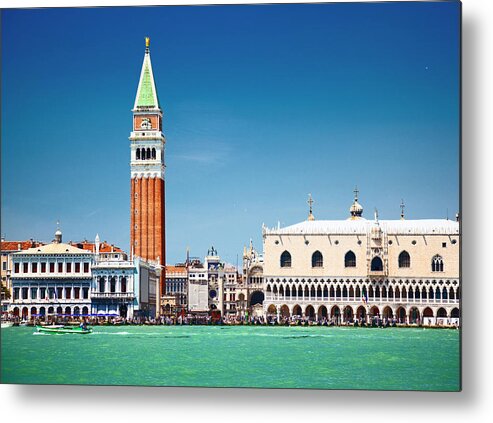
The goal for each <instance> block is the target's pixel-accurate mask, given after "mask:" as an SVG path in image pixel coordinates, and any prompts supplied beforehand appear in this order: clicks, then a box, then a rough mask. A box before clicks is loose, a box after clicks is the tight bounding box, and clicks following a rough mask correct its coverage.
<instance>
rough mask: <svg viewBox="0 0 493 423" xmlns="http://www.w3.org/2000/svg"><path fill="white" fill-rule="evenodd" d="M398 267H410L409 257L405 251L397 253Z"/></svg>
mask: <svg viewBox="0 0 493 423" xmlns="http://www.w3.org/2000/svg"><path fill="white" fill-rule="evenodd" d="M399 267H411V257H410V256H409V253H408V252H407V251H403V252H402V253H400V254H399Z"/></svg>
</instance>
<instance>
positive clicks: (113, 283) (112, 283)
mask: <svg viewBox="0 0 493 423" xmlns="http://www.w3.org/2000/svg"><path fill="white" fill-rule="evenodd" d="M110 291H111V292H116V278H115V277H114V276H113V277H112V278H111V280H110Z"/></svg>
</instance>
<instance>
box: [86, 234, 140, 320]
mask: <svg viewBox="0 0 493 423" xmlns="http://www.w3.org/2000/svg"><path fill="white" fill-rule="evenodd" d="M104 247H105V245H104V243H103V250H102V251H101V243H100V240H99V235H96V240H95V248H96V252H95V263H94V265H93V267H92V284H91V313H92V314H94V315H99V316H113V317H116V316H119V317H122V318H129V319H131V318H133V317H134V310H135V309H137V308H138V301H137V297H136V295H135V292H134V277H135V274H136V273H137V272H136V266H135V264H134V262H133V261H130V260H128V259H127V255H126V254H125V253H124V252H123V251H121V250H120V249H115V248H111V249H109V251H108V248H104Z"/></svg>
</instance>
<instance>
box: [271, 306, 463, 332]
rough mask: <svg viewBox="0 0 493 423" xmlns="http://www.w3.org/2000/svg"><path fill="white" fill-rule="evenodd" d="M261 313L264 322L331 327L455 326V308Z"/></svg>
mask: <svg viewBox="0 0 493 423" xmlns="http://www.w3.org/2000/svg"><path fill="white" fill-rule="evenodd" d="M264 313H265V317H266V318H267V319H277V321H278V322H280V321H285V320H291V321H292V320H298V319H302V320H307V321H316V322H318V321H327V322H332V323H335V324H351V323H354V322H355V321H358V322H365V323H370V322H371V321H372V319H374V318H376V319H381V320H383V321H385V322H395V323H397V324H418V325H425V326H427V325H433V326H435V325H458V324H459V322H460V309H459V304H452V305H451V304H447V305H443V304H428V305H416V304H406V303H397V304H396V303H390V304H389V303H377V304H366V303H362V302H359V303H358V302H352V303H344V302H339V303H317V302H310V303H300V302H285V301H284V302H283V301H280V302H266V303H264Z"/></svg>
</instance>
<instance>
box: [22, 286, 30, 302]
mask: <svg viewBox="0 0 493 423" xmlns="http://www.w3.org/2000/svg"><path fill="white" fill-rule="evenodd" d="M27 293H28V288H22V298H21V299H22V300H27Z"/></svg>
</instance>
